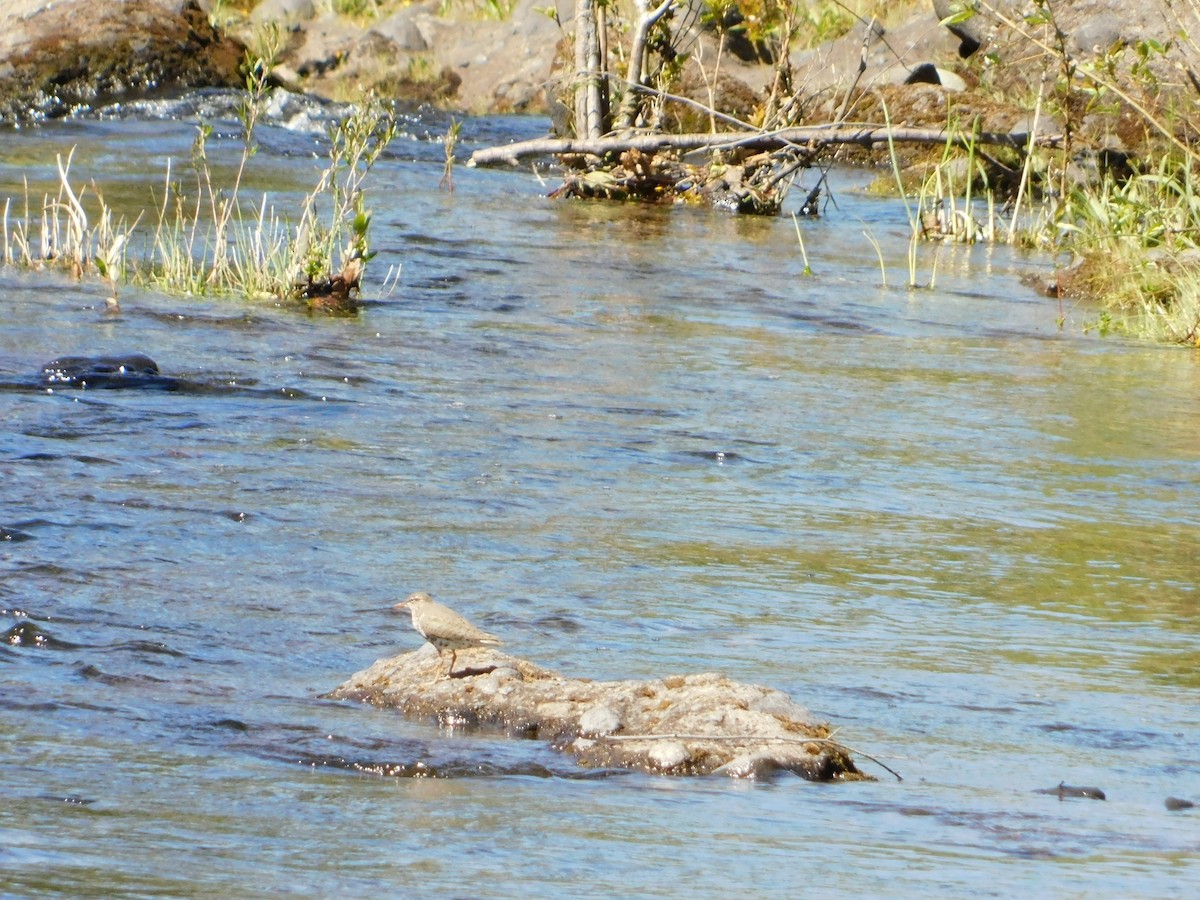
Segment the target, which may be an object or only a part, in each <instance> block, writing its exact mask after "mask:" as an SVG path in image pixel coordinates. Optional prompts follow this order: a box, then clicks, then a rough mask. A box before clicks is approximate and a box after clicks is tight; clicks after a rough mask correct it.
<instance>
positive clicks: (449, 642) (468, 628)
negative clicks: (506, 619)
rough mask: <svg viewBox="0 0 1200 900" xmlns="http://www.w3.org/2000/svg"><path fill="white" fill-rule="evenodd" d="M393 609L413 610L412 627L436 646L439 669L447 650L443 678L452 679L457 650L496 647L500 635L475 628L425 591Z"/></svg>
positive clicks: (401, 602)
mask: <svg viewBox="0 0 1200 900" xmlns="http://www.w3.org/2000/svg"><path fill="white" fill-rule="evenodd" d="M392 608H393V609H396V610H401V611H403V610H408V611H409V612H410V613H412V623H413V628H415V629H416V630H417V632H418V633H419V634H420V635H421V637H423V638H425V640H427V641H429V643H431V644H433V646H434V647H436V648H437V652H438V659H439V665H438V669H439V671H440V669H441V665H440V660H441V656H442V651H443V650H449V651H450V666H449V667H448V668H447V669H446V677H447V678H452V677H453V672H454V660H455V656H456V654H457V653H458V651H459V650H462V649H464V648H466V647H482V646H493V647H494V646H495V645H497V644H499V643H500V638H498V637H496V636H495V635H494V634H488V633H487V632H486V631H483V630H482V629H479V628H476V627H475V626H474V625H472V624H471V623H470V622H468V621H467V620H466V619H464V618H463V617H462V616H460V615H459V614H458V613H456V612H455V611H454V610H452V609H448V608H446V607H445V606H442V604H440V603H438V602H437V601H435V600H434V599H433V598H432V597H430V596H429V595H428V594H427V593H425V592H424V591H417V592H416V593H415V594H410V595H409V596H408V598H407V599H405V600H402V601H400V602H399V603H397V604H396V605H395V606H393V607H392Z"/></svg>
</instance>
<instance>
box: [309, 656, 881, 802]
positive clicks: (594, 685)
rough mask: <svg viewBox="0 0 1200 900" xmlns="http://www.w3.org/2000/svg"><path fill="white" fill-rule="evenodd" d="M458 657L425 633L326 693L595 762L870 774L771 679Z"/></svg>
mask: <svg viewBox="0 0 1200 900" xmlns="http://www.w3.org/2000/svg"><path fill="white" fill-rule="evenodd" d="M458 660H459V662H458V666H457V667H456V670H455V675H454V677H453V678H445V677H443V678H437V677H436V676H437V675H438V672H439V659H438V656H437V654H436V652H435V651H434V650H433V648H432V646H431V645H428V644H427V645H425V646H424V647H422V648H421V649H420V650H417V651H414V652H412V653H405V654H401V655H400V656H394V657H391V658H389V659H381V660H378V661H377V662H376V663H375V664H374V665H372V666H371V667H370V668H368V669H365V670H363V671H361V672H358V673H357V674H355V675H353V676H352V677H351V678H350V679H349V680H348V681H346V682H345V683H344V684H342V685H341V686H339V687H338V688H337V689H336V690H334V691H332V692H331V693H330V694H328V695H326V696H328V697H330V698H333V699H341V700H360V701H364V702H367V703H372V704H374V705H376V706H381V707H391V708H394V709H399V710H400V711H401V712H403V713H404V714H405V715H408V716H411V717H416V718H429V719H436V720H437V721H439V722H441V723H443V724H447V725H456V726H458V725H472V726H476V725H477V726H490V727H493V728H499V729H502V730H504V731H507V732H508V733H509V734H511V735H514V736H523V737H531V738H538V739H541V740H545V741H549V742H551V743H552V744H553V746H554V747H556V748H558V749H560V750H562V751H564V752H566V753H569V754H571V755H573V756H574V757H575V758H576V760H578V762H579V763H580V764H581V765H583V766H587V767H594V768H625V769H640V770H642V771H646V772H653V773H661V774H671V775H708V774H712V773H719V774H724V775H730V776H734V777H741V778H746V777H750V778H753V777H760V776H764V775H767V774H770V773H772V772H776V771H788V772H794V773H795V774H797V775H799V776H801V777H802V778H806V779H808V780H810V781H861V780H870V776H869V775H865V774H863V773H862V772H860V771H859V770H858V768H857V767H856V766H855V764H854V761H853V759H851V757H850V753H849V751H848V750H847V749H846V748H845V747H843V746H841V745H840V744H838V743H837V742H836V741H833V740H831V739H830V734H831V733H832V732H831V729H830V727H829V726H828V725H827V724H825V723H822V722H817V721H814V720H813V719H812V718H811V716H810V715H809V713H808V711H807V710H805V709H804V708H803V707H801V706H800V705H798V704H797V703H795V702H793V701H792V700H791V698H789V697H788V696H787V695H786V694H784V693H782V692H781V691H777V690H774V689H772V688H767V687H762V686H759V685H751V684H741V683H739V682H736V681H731V680H730V679H728V678H726V677H724V676H723V675H717V674H713V673H703V674H697V675H674V676H669V677H666V678H661V679H655V680H652V681H591V680H588V679H574V678H567V677H565V676H563V675H560V674H558V673H557V672H552V671H550V670H548V669H543V668H540V667H539V666H536V665H534V664H532V663H530V662H528V661H526V660H523V659H518V658H516V657H512V656H508V655H507V654H504V653H501V652H499V651H497V650H494V649H490V648H472V649H468V650H461V651H459V653H458Z"/></svg>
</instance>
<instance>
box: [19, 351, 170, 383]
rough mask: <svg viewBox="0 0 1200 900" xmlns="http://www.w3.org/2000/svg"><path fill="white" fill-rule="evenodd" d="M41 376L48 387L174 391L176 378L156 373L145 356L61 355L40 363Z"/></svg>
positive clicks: (155, 368)
mask: <svg viewBox="0 0 1200 900" xmlns="http://www.w3.org/2000/svg"><path fill="white" fill-rule="evenodd" d="M42 379H43V380H44V381H45V382H46V384H48V385H50V386H51V387H59V388H62V387H74V388H83V389H87V388H130V387H138V388H156V389H158V390H168V391H170V390H177V389H178V388H179V382H178V380H177V379H174V378H169V377H166V376H164V375H162V374H160V373H159V371H158V363H156V362H155V361H154V360H152V359H151V358H150V357H148V356H143V355H142V354H140V353H133V354H130V355H128V356H60V357H59V358H58V359H53V360H51V361H50V362H48V363H46V365H44V366H42Z"/></svg>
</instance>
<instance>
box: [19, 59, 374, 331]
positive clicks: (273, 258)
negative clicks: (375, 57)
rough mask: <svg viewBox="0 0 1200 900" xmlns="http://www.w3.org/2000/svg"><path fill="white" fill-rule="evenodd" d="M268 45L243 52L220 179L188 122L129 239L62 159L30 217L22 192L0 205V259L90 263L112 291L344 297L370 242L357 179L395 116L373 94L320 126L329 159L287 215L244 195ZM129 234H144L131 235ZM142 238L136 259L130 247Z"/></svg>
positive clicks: (348, 301) (85, 267)
mask: <svg viewBox="0 0 1200 900" xmlns="http://www.w3.org/2000/svg"><path fill="white" fill-rule="evenodd" d="M272 58H273V54H272V53H268V54H267V55H265V56H251V57H248V58H247V61H246V66H245V72H246V75H245V78H246V81H245V91H244V94H243V97H242V100H241V103H240V104H239V107H238V111H237V118H238V120H239V122H240V124H241V126H242V149H241V153H240V155H239V158H238V161H237V164H236V166H235V168H234V171H233V175H232V177H231V179H230V180H228V181H222V179H221V178H220V177H219V175H218V173H217V167H216V165H215V164H214V162H213V161H212V160H211V159H210V157H209V153H208V141H209V138H210V136H211V134H212V126H210V125H209V124H207V123H203V122H202V123H201V124H199V125H198V126H197V127H196V136H195V139H194V141H193V143H192V153H191V159H190V171H191V176H192V177H191V179H190V183H189V184H188V185H187V187H186V188H185V186H184V184H183V182H182V181H180V180H177V179H176V178H175V177H174V173H175V167H174V166H173V165H172V163H171V162H170V161H168V165H167V171H166V178H165V185H164V189H163V192H162V196H161V198H159V199H158V200H157V202H156V204H155V212H154V214H153V217H154V219H155V226H154V229H153V232H152V233H151V234H150V235H148V236H146V235H138V234H137V233H136V232H135V226H136V225H137V223H138V222H140V221H141V218H142V215H141V214H139V215H138V216H137V218H136V219H135V221H134V224H133V225H128V226H127V225H125V224H124V220H118V219H117V218H116V216H115V214H114V213H113V210H112V209H111V208H110V207H109V206H108V205H107V204H106V203H105V202H104V198H103V194H102V193H101V191H100V189H99V188H98V187H96V186H95V185H94V184H93V185H92V186H91V194H92V196H91V197H90V198H89V201H90V202H89V205H91V206H93V207H98V209H99V213H98V215H97V216H96V217H95V220H94V223H92V221H91V220H89V217H88V213H87V210H86V208H85V204H84V202H83V201H82V199H81V198H82V197H83V195H84V189H81V188H76V187H74V186H73V184H72V182H71V178H70V164H71V158H72V155H71V154H68V156H67V158H66V160H65V161H64V160H63V159H61V157H60V159H59V165H58V174H59V188H58V192H57V195H56V196H53V197H51V196H49V195H48V196H47V197H46V198H45V200H44V201H43V203H42V207H41V211H40V215H38V214H36V213H35V212H34V210H33V209H32V207H31V203H30V200H29V197H28V191H27V196H26V197H25V203H24V213H23V215H12V212H13V209H12V206H13V204H12V200H11V199H9V200H7V201H5V204H4V215H3V238H2V245H0V249H2V251H3V261H4V262H6V263H8V264H10V265H22V266H26V267H39V266H46V265H62V266H65V267H68V268H69V269H70V270H71V271H73V272H74V273H75V274H76V275H78V276H82V275H84V274H86V273H89V272H91V271H93V270H94V271H96V272H97V273H98V274H99V275H100V277H102V278H104V279H105V280H106V281H107V282H108V283H109V285H110V286H111V289H112V292H113V296H114V297H115V295H116V289H117V284H118V283H119V282H120V281H122V280H128V281H131V282H133V283H136V284H142V285H150V286H153V287H155V288H158V289H160V290H163V291H167V292H169V293H178V294H185V295H191V296H200V295H212V294H225V295H241V296H244V297H248V298H271V299H279V300H288V299H293V300H303V301H305V302H307V303H308V304H309V305H310V306H331V307H344V306H346V305H353V297H354V295H355V294H357V292H358V290H359V285H360V281H361V277H362V273H363V270H364V268H365V266H366V264H367V262H368V261H369V260H370V259H371V258H372V256H374V253H373V252H372V251H371V249H370V242H369V235H370V224H371V216H370V213H369V212H368V210H367V208H366V201H365V191H364V186H365V181H366V178H367V174H368V173H369V172H370V170H371V168H372V166H373V165H374V164H375V163H376V162H377V161H378V159H379V157H380V155H381V154H382V153H383V151H384V150H385V149H386V147H387V146H388V144H389V143H390V142H391V141H392V139H393V138H394V137H395V134H396V123H395V119H394V117H393V116H392V115H391V113H390V112H389V111H388V109H387V108H385V107H384V106H383V104H382V103H381V102H379V101H378V100H377V99H375V98H374V97H370V96H368V97H366V98H365V99H363V100H362V101H360V102H359V103H358V104H356V105H354V106H353V107H351V109H350V111H349V112H348V114H347V115H346V116H344V117H343V118H341V119H340V120H338V121H336V122H334V123H333V124H332V125H330V127H329V132H328V137H329V150H328V159H327V163H326V165H325V166H324V168H323V169H322V170H321V172H320V174H319V176H318V178H317V181H316V184H315V185H314V186H313V187H312V189H311V190H310V191H309V192H308V193H307V195H306V196H305V197H304V199H303V201H302V202H301V204H300V209H299V213H298V215H297V216H296V217H295V219H294V220H293V219H292V218H291V217H289V216H286V215H284V214H281V213H280V212H278V211H277V210H276V208H275V207H274V205H273V204H271V203H270V201H269V200H268V197H267V195H266V194H263V195H262V196H261V197H259V198H258V199H256V200H254V201H252V202H248V201H246V200H245V199H244V197H243V194H244V192H245V190H244V188H245V183H246V180H247V177H248V172H249V169H250V165H251V160H252V159H253V157H254V156H255V154H256V152H257V149H258V145H257V141H256V138H255V132H256V129H257V127H258V126H259V124H260V122H261V120H262V117H263V115H264V113H265V109H266V104H267V101H268V95H269V92H270V90H271V88H270V69H271V59H272ZM138 237H141V238H142V240H141V241H140V242H139V241H138ZM139 244H140V249H141V255H140V256H139V255H138V254H137V253H135V252H134V249H133V248H134V247H135V246H137V245H139Z"/></svg>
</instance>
